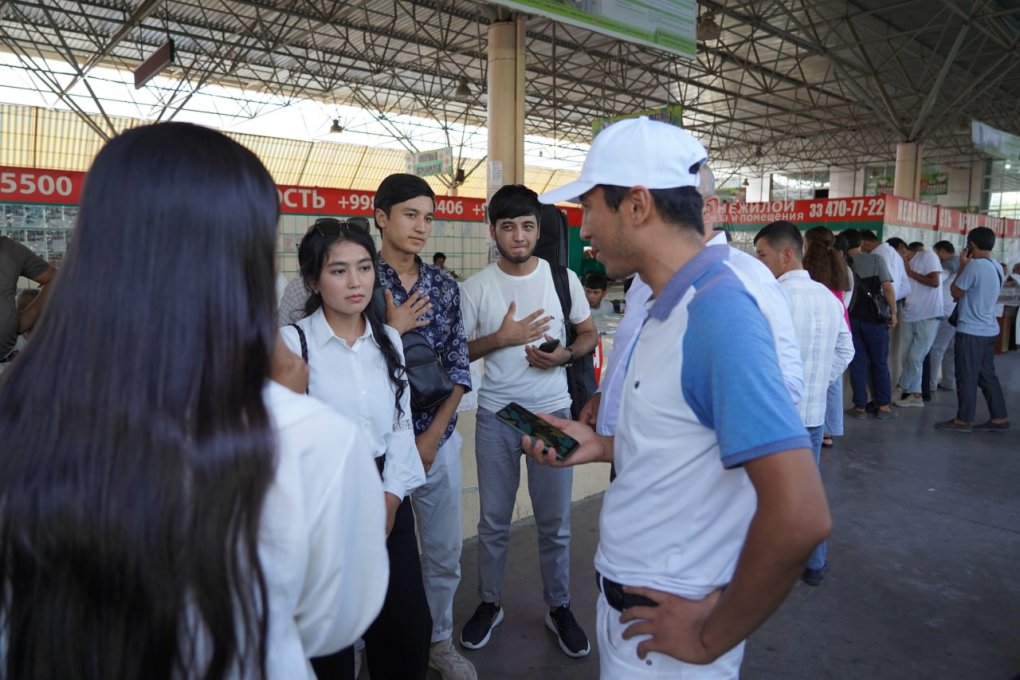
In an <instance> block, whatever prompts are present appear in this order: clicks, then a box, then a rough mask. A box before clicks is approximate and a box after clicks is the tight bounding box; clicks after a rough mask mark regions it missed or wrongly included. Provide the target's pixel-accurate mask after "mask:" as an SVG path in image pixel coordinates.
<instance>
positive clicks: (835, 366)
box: [754, 221, 854, 586]
mask: <svg viewBox="0 0 1020 680" xmlns="http://www.w3.org/2000/svg"><path fill="white" fill-rule="evenodd" d="M754 247H755V251H756V253H757V255H758V258H759V259H760V260H761V261H762V262H764V263H765V266H766V267H768V268H769V271H771V272H772V274H773V275H774V276H775V277H776V280H778V281H779V285H781V286H782V287H783V290H784V291H786V295H787V297H788V298H789V299H790V309H791V312H792V313H793V325H794V328H795V329H796V331H797V343H798V344H799V345H800V356H801V359H802V360H803V365H804V398H803V399H801V401H800V403H799V404H798V405H797V413H798V414H799V415H800V419H801V421H802V422H803V423H804V427H806V428H807V431H808V434H809V435H811V446H812V449H813V450H814V454H815V462H816V463H819V462H820V460H821V455H822V435H824V434H825V432H824V430H825V398H826V395H827V394H828V391H829V385H831V384H832V383H833V382H834V381H836V380H842V379H843V371H845V370H846V367H847V366H849V365H850V360H851V359H853V358H854V341H853V338H852V337H851V336H850V329H849V328H847V325H846V321H844V319H843V304H842V303H841V302H840V301H839V300H838V299H837V298H836V296H835V295H833V294H832V292H831V291H830V290H829V289H828V288H826V287H825V286H823V285H822V284H820V283H818V282H817V281H813V280H812V279H811V276H810V275H809V274H808V273H807V270H805V269H804V237H803V236H801V233H800V230H799V229H797V227H796V225H794V224H793V223H791V222H786V221H779V222H772V223H771V224H769V225H767V226H766V227H765V228H764V229H762V230H761V231H759V232H758V234H757V236H755V237H754ZM828 571H829V562H828V560H827V550H826V541H822V543H821V544H820V545H819V546H818V547H817V548H815V550H814V552H812V553H811V557H809V558H808V563H807V566H806V567H805V568H804V573H803V574H802V576H801V578H802V579H803V580H804V582H805V583H807V584H808V585H809V586H819V585H821V584H822V579H824V578H825V575H826V574H827V573H828Z"/></svg>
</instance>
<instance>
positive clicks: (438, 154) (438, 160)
mask: <svg viewBox="0 0 1020 680" xmlns="http://www.w3.org/2000/svg"><path fill="white" fill-rule="evenodd" d="M404 165H405V167H406V168H407V172H409V173H411V174H412V175H418V176H419V177H428V176H429V175H442V174H443V173H446V174H452V173H453V149H452V148H451V147H446V148H445V149H435V150H434V151H419V152H418V153H409V154H407V156H406V157H405V158H404Z"/></svg>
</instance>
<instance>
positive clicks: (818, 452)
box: [807, 425, 831, 570]
mask: <svg viewBox="0 0 1020 680" xmlns="http://www.w3.org/2000/svg"><path fill="white" fill-rule="evenodd" d="M824 429H825V426H824V425H819V426H818V427H809V428H808V429H807V431H808V435H809V436H810V437H811V451H812V452H813V453H814V454H815V464H816V465H819V466H821V463H822V435H823V434H824V432H823V430H824ZM830 434H831V433H830ZM827 553H828V550H827V546H826V541H822V542H821V543H819V544H818V547H817V548H815V549H814V551H813V552H812V553H811V557H809V558H808V561H807V567H808V569H816V570H817V569H821V568H822V567H824V566H825V562H826V556H827Z"/></svg>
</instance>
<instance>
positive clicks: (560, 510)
mask: <svg viewBox="0 0 1020 680" xmlns="http://www.w3.org/2000/svg"><path fill="white" fill-rule="evenodd" d="M552 415H554V416H557V417H559V418H569V417H570V409H562V410H560V411H557V412H555V413H553V414H552ZM522 455H524V452H523V451H522V450H521V435H520V434H519V433H518V432H517V431H515V430H513V429H512V428H510V426H508V425H504V424H503V423H502V422H500V421H499V420H498V419H497V418H496V416H495V414H494V413H492V412H491V411H487V410H485V409H484V408H481V407H479V408H478V412H477V414H476V416H475V459H476V460H477V462H478V501H479V505H480V506H481V508H480V509H481V513H480V516H479V518H478V595H479V597H481V599H482V601H483V602H499V601H501V600H502V599H503V575H504V574H505V572H506V551H507V545H508V544H509V542H510V522H511V521H512V520H513V514H514V503H515V502H516V500H517V487H518V486H520V483H521V456H522ZM527 468H528V494H529V495H530V496H531V507H532V509H533V510H534V511H535V528H536V529H538V564H539V569H540V570H541V572H542V585H543V590H542V595H543V599H544V600H545V603H546V604H547V605H549V606H550V607H559V606H561V605H564V604H569V603H570V494H571V490H572V488H573V484H574V471H573V470H572V469H571V468H551V467H548V466H546V465H541V464H539V463H537V462H535V459H534V458H532V457H531V456H527Z"/></svg>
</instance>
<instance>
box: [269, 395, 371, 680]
mask: <svg viewBox="0 0 1020 680" xmlns="http://www.w3.org/2000/svg"><path fill="white" fill-rule="evenodd" d="M263 399H264V400H265V403H266V408H267V410H268V411H269V415H270V418H271V420H272V422H273V426H274V429H275V431H276V437H277V447H278V455H277V462H276V473H275V476H274V479H273V482H272V484H271V485H270V487H269V490H268V492H267V494H266V498H265V501H264V503H263V506H262V528H261V530H260V533H259V557H260V559H261V561H262V568H263V571H264V572H265V577H266V586H267V590H268V594H269V631H268V639H267V643H268V644H267V648H268V659H267V671H268V677H269V678H272V679H273V680H291V679H293V678H299V679H300V678H307V679H308V680H313V679H314V678H315V674H314V673H313V672H312V668H311V665H310V664H309V663H308V658H309V657H313V656H321V655H324V654H329V653H332V652H335V651H338V650H340V649H343V648H345V647H348V646H349V645H351V644H353V643H354V641H355V640H357V639H358V638H359V637H360V636H361V635H362V634H363V633H364V631H365V630H366V629H367V628H368V626H369V624H371V623H372V621H374V620H375V618H376V616H377V615H378V614H379V611H380V610H381V609H382V603H383V599H384V597H385V596H386V588H387V586H388V583H389V559H388V557H387V553H386V529H385V522H386V510H385V506H384V504H383V496H382V485H381V484H380V482H379V473H378V471H377V470H376V467H375V464H374V463H373V461H372V458H371V457H370V456H368V455H366V454H365V450H364V449H363V448H362V446H361V440H362V434H361V432H360V431H359V430H358V428H357V426H356V425H355V424H354V423H353V422H351V421H350V420H348V419H347V418H344V417H343V416H341V415H339V414H337V413H336V412H335V411H333V410H332V409H330V408H328V407H326V406H325V405H324V404H322V403H321V402H319V401H317V400H315V399H312V398H311V397H306V396H304V395H300V394H295V393H294V392H291V391H290V390H288V389H286V388H284V387H281V386H280V385H277V384H276V383H267V385H266V388H265V389H264V390H263Z"/></svg>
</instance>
